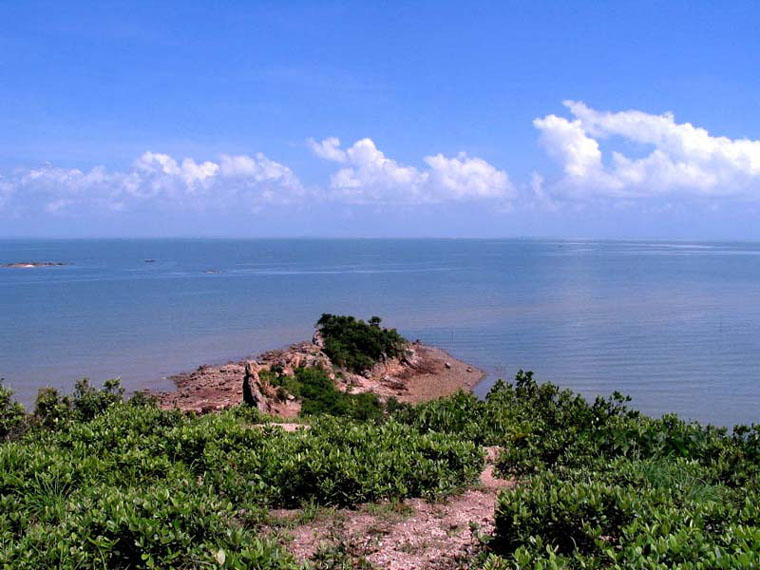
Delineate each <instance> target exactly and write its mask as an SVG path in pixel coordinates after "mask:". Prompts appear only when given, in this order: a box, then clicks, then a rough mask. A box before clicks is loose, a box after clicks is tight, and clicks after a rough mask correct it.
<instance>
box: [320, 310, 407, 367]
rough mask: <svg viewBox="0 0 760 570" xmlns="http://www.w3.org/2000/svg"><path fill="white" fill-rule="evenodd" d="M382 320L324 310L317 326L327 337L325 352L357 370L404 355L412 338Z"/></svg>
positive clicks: (337, 362)
mask: <svg viewBox="0 0 760 570" xmlns="http://www.w3.org/2000/svg"><path fill="white" fill-rule="evenodd" d="M381 322H382V321H381V319H380V318H379V317H372V318H371V319H370V320H369V322H368V323H365V322H364V321H363V320H357V319H355V318H354V317H348V316H338V315H330V314H328V313H324V314H323V315H322V317H321V318H320V319H319V320H318V321H317V328H318V330H319V332H320V334H321V335H322V338H323V340H324V351H325V354H327V356H329V357H330V360H332V362H333V363H334V364H336V365H337V366H341V367H343V368H346V369H348V370H351V371H353V372H357V373H361V372H363V371H365V370H368V369H370V368H372V366H374V365H375V363H377V362H379V361H381V360H384V359H386V358H394V357H401V356H403V355H404V351H405V350H406V346H407V344H408V341H407V340H406V339H405V338H404V337H402V336H401V335H400V334H398V332H397V331H396V329H386V328H383V327H381V326H380V323H381Z"/></svg>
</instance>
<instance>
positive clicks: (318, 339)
mask: <svg viewBox="0 0 760 570" xmlns="http://www.w3.org/2000/svg"><path fill="white" fill-rule="evenodd" d="M311 342H312V344H314V345H315V346H318V347H319V348H324V346H325V339H324V338H322V333H321V332H319V331H318V330H316V331H314V336H313V337H312V338H311Z"/></svg>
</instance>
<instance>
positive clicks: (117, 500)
mask: <svg viewBox="0 0 760 570" xmlns="http://www.w3.org/2000/svg"><path fill="white" fill-rule="evenodd" d="M118 394H119V388H118V385H116V384H111V385H109V386H108V387H106V388H105V389H104V390H100V391H95V392H93V391H92V390H91V389H90V388H89V385H87V384H84V383H82V384H80V385H79V386H78V390H77V391H76V393H75V394H74V395H73V396H71V397H67V396H61V395H60V394H58V393H56V392H54V391H49V390H48V391H45V392H44V397H43V398H41V399H40V400H39V401H38V406H37V408H38V409H37V413H38V414H39V418H40V421H38V422H37V423H36V427H33V428H32V429H31V430H30V431H28V432H27V433H26V434H24V435H23V436H22V437H21V438H20V439H18V440H16V441H13V442H8V443H4V444H2V445H0V568H21V569H25V568H29V569H32V568H34V569H37V568H64V569H70V568H196V567H205V566H209V567H220V566H222V567H225V568H262V569H270V568H271V569H274V568H288V569H290V568H293V569H295V568H297V565H296V564H295V562H294V561H293V559H292V557H291V556H290V555H288V554H287V553H286V552H285V551H284V550H282V549H281V548H280V547H278V546H276V544H275V543H274V542H272V541H271V540H269V539H266V538H262V537H260V536H258V535H257V533H256V524H255V522H254V521H252V520H251V517H250V516H249V515H248V514H249V513H259V512H261V510H262V509H265V508H268V507H294V506H299V505H301V504H303V503H310V504H316V505H340V506H346V505H354V504H357V503H361V502H366V501H374V500H380V499H403V498H405V497H438V496H441V495H445V494H449V493H452V492H455V491H457V490H458V489H461V488H462V487H463V486H465V485H467V484H470V483H472V482H473V481H474V480H475V479H476V478H477V476H478V474H479V472H480V470H481V467H482V463H483V457H482V452H481V451H480V449H479V448H478V447H477V446H475V445H473V444H472V443H469V442H463V441H460V440H458V439H457V438H455V437H452V436H448V435H445V434H433V433H430V434H421V433H419V432H418V431H417V430H415V429H414V428H413V427H411V426H407V425H403V424H399V423H398V422H394V421H388V422H385V423H383V424H376V423H359V422H354V421H351V420H347V419H340V420H338V419H334V418H330V417H324V418H315V419H314V421H313V423H312V425H311V427H310V428H309V429H306V430H301V431H299V432H295V433H288V432H285V431H284V430H281V429H279V428H277V427H276V426H268V427H260V426H255V425H251V422H252V421H255V420H257V419H258V414H257V413H256V412H255V411H252V410H250V409H248V408H244V407H240V408H237V409H232V410H228V411H225V412H222V413H219V414H208V415H205V416H195V415H184V414H182V413H180V412H178V411H162V410H159V409H158V408H156V407H155V406H154V405H153V404H152V403H151V402H150V401H149V399H146V398H145V397H144V396H142V397H141V396H138V397H135V398H133V400H131V401H129V402H121V401H120V396H119V397H118V398H117V395H118ZM54 418H56V420H55V421H54ZM45 420H47V421H45ZM241 513H242V514H241ZM254 518H255V517H254ZM249 520H251V522H254V524H249V523H248V521H249ZM220 560H221V561H222V562H220Z"/></svg>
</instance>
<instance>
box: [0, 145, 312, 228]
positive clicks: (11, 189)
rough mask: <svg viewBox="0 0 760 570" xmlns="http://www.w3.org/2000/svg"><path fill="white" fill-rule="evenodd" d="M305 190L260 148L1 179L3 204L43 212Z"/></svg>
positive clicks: (187, 204)
mask: <svg viewBox="0 0 760 570" xmlns="http://www.w3.org/2000/svg"><path fill="white" fill-rule="evenodd" d="M306 193H307V191H306V190H305V189H304V187H303V185H302V184H301V182H300V181H299V179H298V177H297V176H296V175H295V174H294V173H293V172H292V171H291V170H290V168H288V167H287V166H284V165H283V164H280V163H278V162H275V161H273V160H270V159H269V158H267V157H266V156H264V155H263V154H261V153H258V154H256V155H254V156H246V155H241V156H228V155H222V156H221V157H220V158H219V160H218V161H216V162H213V161H205V162H196V161H195V160H193V159H190V158H185V159H183V160H181V161H179V160H177V159H175V158H173V157H171V156H169V155H167V154H160V153H155V152H145V153H144V154H143V155H142V156H140V157H139V158H138V159H137V160H135V161H134V163H133V164H132V166H131V167H130V168H129V169H127V170H109V169H107V168H105V167H104V166H96V167H94V168H92V169H91V170H89V171H83V170H79V169H77V168H71V169H66V168H60V167H57V166H53V165H50V164H46V165H44V166H42V167H40V168H34V169H29V170H20V171H16V172H14V173H13V174H11V175H10V176H8V177H5V178H0V207H2V208H4V209H6V210H11V211H12V212H13V213H16V214H17V215H22V214H24V213H28V212H30V211H31V212H35V211H40V210H43V211H46V212H48V213H59V212H67V211H75V210H76V211H79V210H83V209H101V210H111V211H121V210H132V209H139V208H140V207H141V206H145V205H147V206H149V207H152V208H155V207H167V208H171V209H180V210H182V209H191V210H192V209H195V210H198V209H204V210H205V209H210V210H214V209H217V210H218V209H227V208H236V207H246V208H250V209H257V208H259V207H261V206H262V205H265V204H273V203H290V202H295V201H298V200H300V199H302V198H303V197H304V196H305V195H306Z"/></svg>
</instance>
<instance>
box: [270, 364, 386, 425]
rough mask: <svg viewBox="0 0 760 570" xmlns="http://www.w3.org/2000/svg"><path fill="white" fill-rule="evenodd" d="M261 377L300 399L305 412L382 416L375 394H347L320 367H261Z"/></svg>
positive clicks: (363, 417) (360, 417)
mask: <svg viewBox="0 0 760 570" xmlns="http://www.w3.org/2000/svg"><path fill="white" fill-rule="evenodd" d="M262 372H264V373H265V374H264V376H263V379H264V380H265V381H267V382H268V383H270V384H271V385H273V386H276V387H277V397H278V399H283V395H281V394H280V390H283V391H285V392H287V393H288V394H292V395H293V396H295V397H297V398H299V399H300V400H301V413H302V414H303V415H305V416H316V415H330V416H336V417H349V418H353V419H356V420H362V421H369V420H372V421H379V420H381V419H382V418H383V417H384V407H383V404H382V402H381V401H380V398H378V396H377V394H374V393H372V392H365V393H361V394H347V393H346V392H343V391H341V390H338V388H336V387H335V383H334V382H333V380H332V379H331V378H330V376H329V374H328V373H327V371H326V370H323V369H322V368H305V367H301V368H297V369H296V370H295V373H294V375H293V376H286V375H284V374H277V373H274V372H271V371H267V370H264V371H262Z"/></svg>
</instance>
